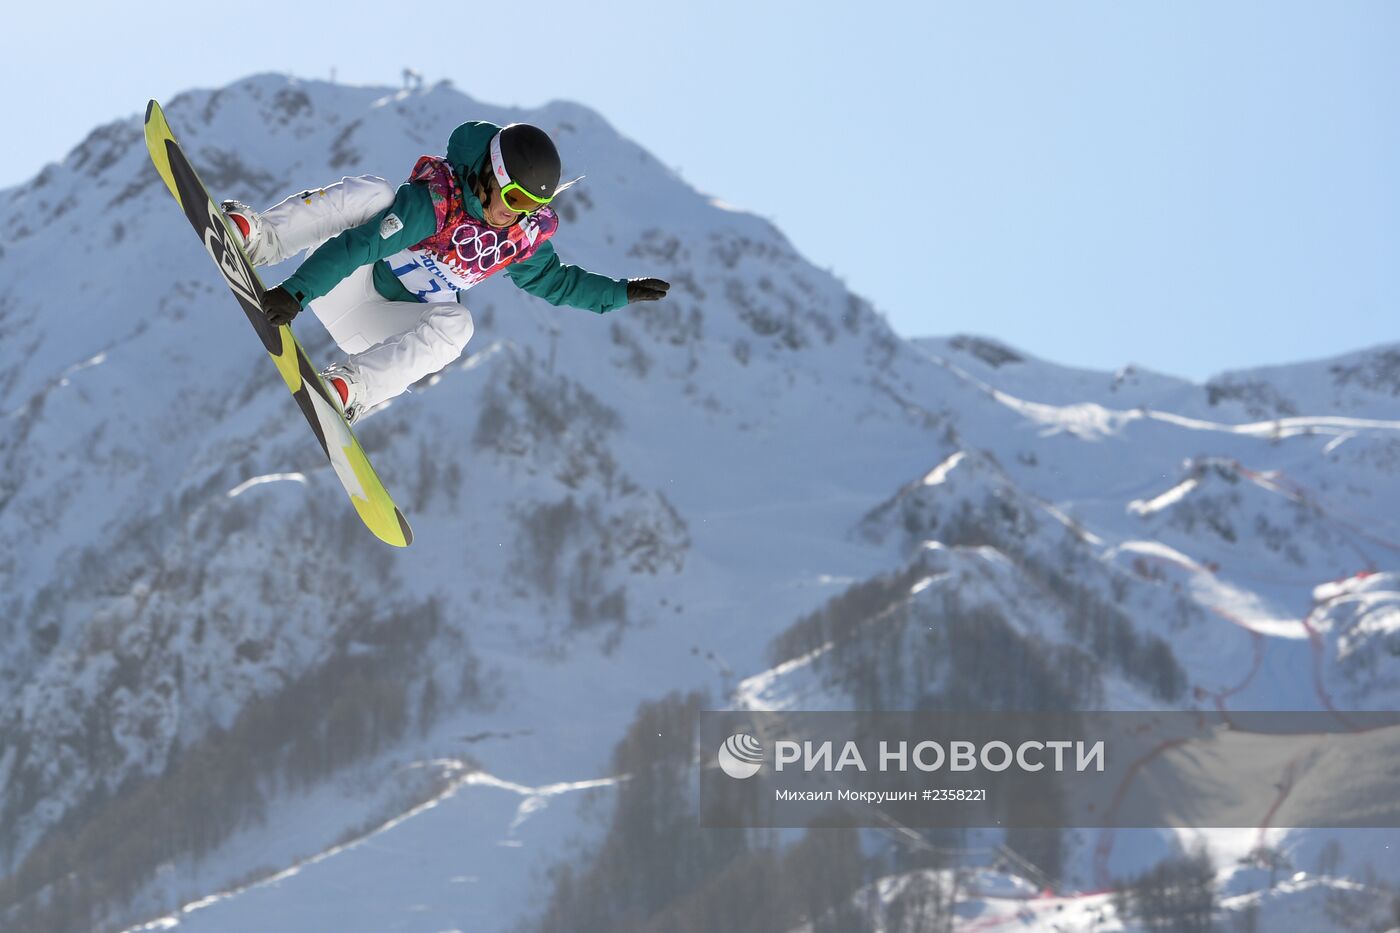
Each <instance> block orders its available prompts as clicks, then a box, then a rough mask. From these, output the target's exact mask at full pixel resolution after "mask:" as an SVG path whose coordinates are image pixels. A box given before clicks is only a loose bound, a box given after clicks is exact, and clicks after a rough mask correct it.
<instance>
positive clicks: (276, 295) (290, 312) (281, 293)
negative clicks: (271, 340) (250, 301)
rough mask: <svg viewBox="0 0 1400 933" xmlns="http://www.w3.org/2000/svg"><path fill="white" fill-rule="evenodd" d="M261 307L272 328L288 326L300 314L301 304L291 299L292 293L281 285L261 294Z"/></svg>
mask: <svg viewBox="0 0 1400 933" xmlns="http://www.w3.org/2000/svg"><path fill="white" fill-rule="evenodd" d="M262 306H263V313H265V314H266V315H267V320H268V323H270V324H271V325H272V326H273V327H281V326H282V325H283V324H290V323H292V318H294V317H296V316H297V315H298V314H300V313H301V302H299V301H297V300H296V299H295V298H293V297H292V293H291V292H289V291H287V290H286V289H285V288H283V287H282V286H281V285H279V286H277V287H276V288H269V289H268V290H267V291H265V292H263V293H262Z"/></svg>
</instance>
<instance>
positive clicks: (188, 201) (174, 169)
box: [146, 101, 413, 547]
mask: <svg viewBox="0 0 1400 933" xmlns="http://www.w3.org/2000/svg"><path fill="white" fill-rule="evenodd" d="M146 148H147V149H149V150H150V152H151V161H152V162H154V163H155V166H156V171H157V172H159V173H160V177H161V178H162V179H164V181H165V184H166V187H168V188H169V189H170V193H171V194H173V195H174V196H175V200H176V201H177V202H179V205H180V207H181V208H182V209H183V210H184V212H185V217H187V218H188V219H189V222H190V224H191V225H192V226H193V227H194V229H195V232H196V233H198V234H199V237H200V239H201V240H202V241H203V242H204V248H205V249H206V250H208V251H209V255H210V257H211V258H212V259H213V260H214V265H216V266H217V267H218V269H219V272H220V273H222V274H223V277H224V281H225V282H227V283H228V287H229V289H230V290H231V291H232V292H233V295H234V297H235V298H237V299H238V303H239V304H240V305H242V306H243V313H244V314H246V315H248V322H249V323H250V324H252V325H253V330H255V331H257V334H258V337H259V339H261V340H262V343H263V348H264V349H266V350H267V352H268V353H269V354H270V355H271V356H272V361H273V362H274V363H276V364H277V371H278V372H280V373H281V374H282V378H283V380H285V381H286V383H287V388H288V389H290V390H291V392H292V397H293V398H295V399H296V400H297V405H298V406H300V408H301V413H302V414H303V415H305V416H306V420H307V421H308V422H310V424H311V430H312V431H314V432H315V433H316V439H317V440H318V441H320V442H321V448H322V449H323V450H325V452H326V456H327V457H329V458H330V461H331V466H332V467H334V468H335V473H336V475H337V476H338V477H340V482H341V485H343V486H344V487H345V491H346V492H347V493H348V494H349V495H350V501H351V502H352V503H354V506H355V511H356V512H358V513H360V518H361V519H363V520H364V523H365V525H366V526H368V527H369V530H370V531H372V532H374V533H375V534H376V535H377V536H378V537H379V539H380V540H382V541H386V542H388V543H389V544H392V545H394V546H396V547H408V545H409V544H411V543H412V542H413V531H412V529H410V528H409V527H408V522H407V520H405V519H404V517H403V513H402V512H400V511H399V509H398V507H397V506H396V505H394V500H393V499H392V498H391V497H390V496H389V493H388V492H387V491H386V490H385V489H384V484H383V483H381V482H380V481H379V477H378V476H377V475H376V474H375V472H374V467H372V466H370V463H369V459H368V458H367V457H366V456H365V452H364V449H363V448H361V447H360V442H359V441H358V440H356V439H355V434H354V432H353V431H351V430H350V425H349V424H348V423H347V422H346V421H345V416H344V415H342V414H341V413H340V406H338V405H336V404H335V402H333V401H332V400H331V395H330V393H331V391H333V390H330V389H328V388H327V387H326V384H325V383H324V382H323V381H322V380H321V377H320V375H319V374H318V373H317V372H316V370H315V368H314V367H312V365H311V362H310V361H309V360H308V359H307V358H306V351H304V350H303V349H302V348H301V345H300V344H299V343H297V339H296V337H294V336H292V328H291V327H290V326H289V325H283V326H282V327H273V326H272V324H270V323H269V322H268V320H267V316H266V315H265V314H264V313H263V310H262V305H261V303H260V301H259V298H260V296H261V295H262V293H263V285H262V281H261V280H260V279H259V278H258V274H257V273H256V272H254V271H253V266H252V263H250V262H248V257H246V256H244V255H243V249H242V247H240V246H239V245H238V237H237V236H236V234H235V233H234V231H233V229H232V228H231V227H230V226H229V223H228V220H227V219H226V218H225V217H224V213H223V211H221V210H219V209H218V208H217V207H216V206H215V205H214V201H213V199H211V198H210V197H209V192H208V190H206V189H205V187H204V183H203V182H201V181H200V180H199V176H198V175H197V174H195V170H194V168H193V167H192V166H191V165H190V163H189V160H188V159H186V158H185V154H184V152H182V151H181V149H180V144H179V143H178V142H176V141H175V136H174V134H172V133H171V132H170V125H169V124H168V123H166V122H165V114H164V113H162V112H161V109H160V104H158V103H156V102H155V101H151V102H150V103H149V104H148V105H146Z"/></svg>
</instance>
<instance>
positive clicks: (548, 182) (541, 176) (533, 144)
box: [491, 123, 562, 201]
mask: <svg viewBox="0 0 1400 933" xmlns="http://www.w3.org/2000/svg"><path fill="white" fill-rule="evenodd" d="M498 144H499V152H500V155H501V161H502V163H504V166H505V170H506V174H507V175H509V176H510V180H511V181H513V182H515V183H516V184H518V185H520V187H522V188H524V189H525V190H526V191H528V192H529V193H530V194H532V195H534V196H535V197H537V198H539V199H540V200H541V201H548V200H549V199H550V198H552V197H554V193H555V189H556V188H558V187H559V173H560V172H561V170H562V166H561V165H560V162H559V150H558V149H556V148H554V140H552V139H550V138H549V134H548V133H546V132H545V131H544V130H542V129H540V128H539V127H538V126H531V125H530V124H529V123H512V124H510V125H509V126H506V127H503V128H502V129H501V131H500V132H499V133H497V134H496V138H495V139H493V140H492V141H491V150H492V151H491V158H492V161H493V162H494V157H495V154H496V152H497V151H498V150H497V145H498ZM493 167H494V166H493ZM497 177H498V178H499V175H498V176H497Z"/></svg>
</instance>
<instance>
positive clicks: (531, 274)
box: [506, 242, 671, 314]
mask: <svg viewBox="0 0 1400 933" xmlns="http://www.w3.org/2000/svg"><path fill="white" fill-rule="evenodd" d="M506 275H508V276H510V278H511V281H513V282H514V283H515V284H516V285H518V286H519V287H520V288H522V289H524V290H525V291H527V292H529V293H530V294H532V295H534V296H535V297H537V298H543V299H544V300H545V301H547V302H549V303H550V304H552V305H568V306H569V307H571V308H584V309H586V310H588V311H593V312H595V313H597V314H605V313H607V312H608V311H615V310H617V309H618V308H620V307H622V306H623V305H625V304H630V303H631V302H633V301H655V300H657V299H658V298H665V297H666V291H667V290H668V289H669V288H670V287H671V285H670V283H669V282H664V281H662V280H661V279H653V278H645V279H610V278H608V277H607V276H606V275H599V274H598V273H596V272H589V271H588V270H586V269H581V268H579V267H578V266H566V265H564V263H562V262H560V261H559V255H558V254H557V253H555V252H554V244H553V243H549V242H546V243H544V244H543V245H542V246H540V248H539V249H538V250H536V251H535V255H533V256H531V257H530V258H529V259H526V260H525V261H524V262H518V263H516V264H515V265H513V266H511V267H510V268H508V269H507V270H506Z"/></svg>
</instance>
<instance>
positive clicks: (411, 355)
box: [253, 175, 473, 408]
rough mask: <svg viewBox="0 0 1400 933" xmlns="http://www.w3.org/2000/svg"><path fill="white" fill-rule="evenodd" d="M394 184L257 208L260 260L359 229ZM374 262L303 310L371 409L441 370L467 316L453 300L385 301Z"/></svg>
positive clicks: (353, 181)
mask: <svg viewBox="0 0 1400 933" xmlns="http://www.w3.org/2000/svg"><path fill="white" fill-rule="evenodd" d="M395 190H396V188H395V186H394V185H391V184H390V183H389V182H387V181H385V180H384V179H382V178H378V177H376V176H374V175H361V176H359V177H357V178H343V179H341V180H340V181H338V182H336V183H335V184H333V185H330V186H328V187H325V188H317V189H313V190H311V191H305V192H301V193H299V194H294V195H292V196H291V197H289V198H287V199H286V200H284V201H281V202H280V203H278V204H276V205H274V206H273V207H270V208H268V209H267V210H265V211H263V212H262V220H263V223H262V242H261V243H259V244H258V248H257V250H256V254H255V256H254V257H253V259H254V262H256V263H257V264H258V265H272V264H274V263H278V262H282V261H283V260H285V259H288V258H290V257H291V256H294V255H296V254H297V253H299V252H301V251H302V250H314V249H315V248H316V247H318V246H320V245H321V244H322V243H324V242H325V241H326V240H329V239H330V238H331V237H333V236H335V235H336V234H337V233H340V232H341V231H342V230H347V229H349V228H351V227H358V226H359V225H360V224H362V223H364V222H365V221H367V220H369V219H370V218H371V217H373V216H374V215H375V214H377V213H379V212H380V211H382V210H384V208H386V207H388V206H389V205H390V204H392V203H393V201H394V192H395ZM373 268H374V267H373V264H371V265H368V266H361V267H360V268H358V269H356V270H355V271H354V272H352V273H351V274H350V275H348V276H346V277H345V278H344V279H343V280H341V282H340V284H338V285H336V286H335V287H334V288H332V289H331V290H330V291H329V292H327V293H326V294H325V295H322V296H321V297H320V298H317V299H315V300H313V301H312V302H311V303H310V304H309V305H307V307H308V308H310V309H311V311H312V312H313V313H315V315H316V317H317V318H319V319H320V321H321V323H322V324H323V325H325V328H326V330H328V331H329V332H330V335H331V337H332V338H333V339H334V340H335V342H336V345H337V346H339V347H340V349H342V350H344V351H345V352H346V353H348V354H349V355H350V358H349V360H348V361H347V363H348V365H349V367H350V369H351V371H352V372H353V374H354V376H355V378H356V381H357V382H359V383H360V391H359V400H360V403H361V404H362V405H363V406H364V407H365V408H371V407H373V406H375V405H378V404H379V403H380V402H384V401H387V400H389V399H391V398H393V397H394V396H396V395H399V394H401V393H402V392H403V391H404V390H405V389H407V388H408V387H409V386H410V385H412V384H413V383H415V382H417V381H418V380H419V379H422V378H423V377H424V376H427V375H430V374H432V373H435V372H437V371H438V370H439V369H442V368H443V367H444V366H446V365H447V364H448V363H451V362H452V361H453V360H455V359H457V357H459V356H461V355H462V351H463V350H465V349H466V346H467V342H468V341H470V340H471V338H472V330H473V326H472V316H471V312H470V311H468V310H467V308H466V306H465V305H461V304H458V303H457V302H456V301H438V302H427V303H420V302H416V301H390V300H389V299H388V298H385V297H384V296H383V295H381V294H379V292H378V290H376V289H375V287H374V277H373Z"/></svg>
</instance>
